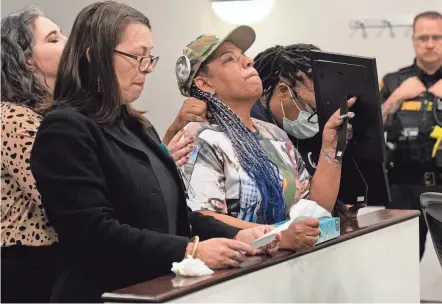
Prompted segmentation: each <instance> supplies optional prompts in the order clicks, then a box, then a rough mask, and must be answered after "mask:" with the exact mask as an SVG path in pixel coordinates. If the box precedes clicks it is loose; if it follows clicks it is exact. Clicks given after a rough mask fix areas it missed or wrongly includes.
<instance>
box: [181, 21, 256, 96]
mask: <svg viewBox="0 0 442 304" xmlns="http://www.w3.org/2000/svg"><path fill="white" fill-rule="evenodd" d="M255 38H256V34H255V31H254V30H253V29H252V28H251V27H250V26H247V25H241V26H238V27H237V28H235V29H234V30H233V31H231V32H230V33H229V34H228V35H227V36H226V37H224V39H220V38H218V37H216V36H213V35H201V36H199V37H198V38H196V40H194V41H192V42H191V43H189V44H188V45H187V46H186V47H185V48H184V50H183V55H182V56H180V57H179V58H178V60H177V62H176V66H175V74H176V78H177V81H178V87H179V89H180V92H181V94H182V95H184V96H190V88H191V86H192V83H193V80H194V78H195V76H196V74H197V73H198V70H199V68H200V67H201V64H202V63H203V62H204V61H205V60H206V59H207V58H208V57H209V56H210V55H211V54H213V52H215V51H216V49H217V48H218V47H219V46H220V45H221V44H222V43H223V42H225V41H230V42H232V43H233V44H235V45H236V46H237V47H238V48H240V49H241V50H242V51H243V52H245V51H247V50H248V49H249V48H250V47H251V46H252V44H253V42H255Z"/></svg>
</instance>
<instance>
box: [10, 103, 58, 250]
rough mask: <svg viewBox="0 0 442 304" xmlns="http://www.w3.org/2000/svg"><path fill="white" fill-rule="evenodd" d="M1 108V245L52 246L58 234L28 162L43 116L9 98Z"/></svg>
mask: <svg viewBox="0 0 442 304" xmlns="http://www.w3.org/2000/svg"><path fill="white" fill-rule="evenodd" d="M1 111H2V113H1V117H2V119H1V125H2V150H1V156H2V186H1V187H2V205H1V240H2V242H1V246H2V247H8V246H13V245H25V246H45V245H51V244H52V243H54V242H57V234H56V233H55V231H54V228H52V227H51V226H50V224H49V223H48V220H47V218H46V214H45V212H44V210H43V206H42V204H41V200H40V194H39V193H38V191H37V188H36V187H35V180H34V177H33V176H32V173H31V167H30V161H29V157H30V154H31V149H32V145H33V143H34V138H35V135H36V133H37V129H38V127H39V126H40V121H41V117H40V116H39V115H38V114H36V113H34V112H33V111H32V110H30V109H28V108H26V107H22V106H18V105H14V104H12V103H10V102H6V101H2V102H1Z"/></svg>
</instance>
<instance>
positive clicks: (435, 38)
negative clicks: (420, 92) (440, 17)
mask: <svg viewBox="0 0 442 304" xmlns="http://www.w3.org/2000/svg"><path fill="white" fill-rule="evenodd" d="M430 39H431V40H433V41H434V42H441V41H442V35H421V36H416V37H415V38H414V40H416V41H417V42H419V43H427V42H428V41H430Z"/></svg>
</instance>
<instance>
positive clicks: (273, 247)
mask: <svg viewBox="0 0 442 304" xmlns="http://www.w3.org/2000/svg"><path fill="white" fill-rule="evenodd" d="M273 229H275V227H273V226H267V225H259V226H256V227H253V228H248V229H243V230H241V231H240V232H238V234H237V235H236V236H235V240H238V241H242V242H244V243H247V244H252V243H253V241H255V240H257V239H259V238H260V237H262V236H263V235H265V234H266V233H269V232H270V231H272V230H273ZM280 242H281V234H280V233H277V234H276V237H275V240H273V242H271V243H270V244H268V245H266V246H264V247H261V248H259V249H258V253H266V254H268V255H273V254H275V253H276V252H277V251H278V249H279V243H280Z"/></svg>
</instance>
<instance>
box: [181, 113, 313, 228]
mask: <svg viewBox="0 0 442 304" xmlns="http://www.w3.org/2000/svg"><path fill="white" fill-rule="evenodd" d="M253 124H254V126H255V128H256V129H257V131H258V139H259V143H260V145H261V147H262V148H263V150H264V151H265V152H266V154H267V155H268V156H269V157H270V159H271V160H272V161H273V162H274V163H275V164H276V165H277V166H278V168H279V170H280V173H281V174H282V183H283V190H284V201H285V209H286V213H287V216H288V212H289V210H290V207H291V206H292V205H293V204H294V203H296V202H297V201H299V200H300V199H301V198H305V197H307V196H308V193H309V189H310V175H309V174H308V172H307V170H306V169H305V165H304V162H303V160H302V158H301V156H300V154H299V153H298V151H297V150H296V149H295V148H294V146H293V143H292V142H291V141H290V139H289V138H288V137H287V134H286V133H285V132H284V131H283V130H281V129H280V128H278V127H277V126H275V125H273V124H269V123H266V122H263V121H260V120H255V119H253ZM185 130H186V132H185V135H184V136H186V137H188V136H193V137H194V138H195V143H194V145H195V148H194V150H193V152H192V153H191V154H190V160H189V162H188V163H187V164H186V165H185V166H184V168H183V169H184V175H185V178H186V179H187V182H188V184H189V189H190V190H189V199H188V205H189V207H190V208H191V209H192V210H193V211H200V210H211V211H215V212H218V213H223V214H230V215H233V216H236V217H237V218H239V219H241V220H244V221H248V222H261V216H260V214H259V210H260V205H261V193H260V191H259V189H258V187H257V185H256V184H255V182H254V181H253V180H252V179H251V178H250V176H249V175H248V174H247V172H246V171H245V170H244V168H242V167H241V165H240V163H239V160H238V158H237V156H236V155H235V153H234V149H233V146H232V143H231V141H230V139H229V138H228V137H227V135H226V134H225V133H223V132H222V130H221V129H220V127H219V126H217V125H214V124H212V125H209V124H207V123H196V122H192V123H189V124H188V125H187V126H186V128H185ZM233 205H236V206H238V205H239V208H237V209H239V210H238V212H236V213H235V214H232V213H231V212H228V211H229V210H231V207H232V206H233Z"/></svg>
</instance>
